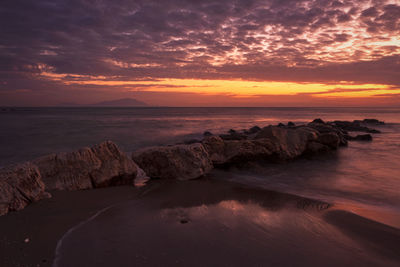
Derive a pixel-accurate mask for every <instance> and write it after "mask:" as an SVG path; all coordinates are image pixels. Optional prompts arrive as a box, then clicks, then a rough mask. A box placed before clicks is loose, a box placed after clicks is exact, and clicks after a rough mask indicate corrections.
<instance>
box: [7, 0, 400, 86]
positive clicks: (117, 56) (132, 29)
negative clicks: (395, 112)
mask: <svg viewBox="0 0 400 267" xmlns="http://www.w3.org/2000/svg"><path fill="white" fill-rule="evenodd" d="M373 3H374V4H373V5H371V4H370V1H348V0H343V1H327V0H323V1H316V0H305V1H302V0H300V1H299V0H284V1H283V0H279V1H278V0H269V1H261V0H220V1H210V0H203V1H194V0H187V1H184V0H170V1H156V0H147V1H140V0H136V1H128V0H115V1H105V0H80V1H78V0H35V1H27V0H2V1H1V4H0V24H1V25H2V26H1V27H0V37H1V39H0V88H16V89H27V88H28V89H35V88H36V86H37V85H38V83H40V82H35V83H33V82H32V83H29V82H27V81H29V80H34V79H37V78H38V77H41V76H40V74H43V73H53V74H70V75H83V76H82V77H86V76H87V75H90V76H107V77H109V79H110V80H118V79H119V80H135V79H139V80H140V79H145V78H149V77H150V78H209V79H229V78H243V79H258V80H278V81H282V80H284V81H286V80H291V81H325V82H332V81H342V80H347V81H357V82H375V83H377V82H379V83H387V84H400V75H398V73H399V66H400V63H399V56H398V53H399V47H398V44H391V45H387V46H391V47H392V49H391V50H388V49H384V48H380V47H376V46H371V45H370V44H371V43H373V42H377V40H378V39H379V38H384V35H385V34H389V35H390V36H398V35H400V23H399V22H400V5H399V3H397V4H393V2H391V3H389V2H388V1H373ZM364 32H365V33H368V34H369V35H368V36H366V35H365V34H363V33H364ZM350 41H353V42H354V43H355V44H357V45H358V47H357V49H355V48H354V51H352V54H351V55H348V53H347V52H348V51H350V50H351V49H352V47H350V48H343V47H342V46H341V45H343V44H346V43H349V42H350ZM386 41H390V40H389V39H388V38H386ZM333 52H335V53H338V54H337V55H336V54H332V53H333ZM368 53H369V54H368ZM388 66H390V67H388ZM85 75H86V76H85ZM18 79H20V81H16V80H18ZM62 79H66V80H68V76H66V78H65V77H64V78H62ZM62 79H61V80H62ZM41 82H42V83H43V84H46V86H49V87H51V86H54V85H55V84H57V83H58V82H60V79H59V80H55V81H54V80H53V81H51V79H47V80H42V81H41Z"/></svg>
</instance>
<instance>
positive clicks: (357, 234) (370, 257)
mask: <svg viewBox="0 0 400 267" xmlns="http://www.w3.org/2000/svg"><path fill="white" fill-rule="evenodd" d="M0 236H1V240H0V253H1V255H0V265H1V266H38V265H39V266H51V265H52V263H53V260H54V257H56V258H55V261H54V263H53V266H170V265H175V266H176V265H177V266H294V265H295V266H398V265H399V263H400V259H399V256H398V255H400V251H399V246H398V244H400V230H399V229H397V228H394V227H389V226H386V225H384V224H381V223H377V222H374V221H371V220H368V219H365V218H363V217H360V216H358V215H355V214H352V213H348V212H345V211H341V210H337V209H335V207H334V206H333V207H332V206H331V205H330V204H328V203H324V202H321V201H316V200H312V199H307V198H302V197H298V196H295V195H290V194H283V193H278V192H274V191H268V190H262V189H255V188H251V187H247V186H243V185H239V184H236V183H231V182H226V181H219V180H216V179H200V180H194V181H187V182H175V181H153V182H151V183H150V184H149V185H148V186H145V187H142V188H133V187H118V188H108V189H100V190H92V191H80V192H57V193H55V194H54V197H53V198H52V199H49V200H45V201H41V202H38V203H35V204H33V205H30V206H29V207H27V208H26V209H25V210H23V211H21V212H15V213H11V214H9V215H7V216H3V217H0ZM27 237H28V238H29V239H30V241H29V242H28V243H24V239H25V238H27ZM57 244H58V247H57ZM56 247H57V253H56Z"/></svg>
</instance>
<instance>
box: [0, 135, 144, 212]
mask: <svg viewBox="0 0 400 267" xmlns="http://www.w3.org/2000/svg"><path fill="white" fill-rule="evenodd" d="M137 172H138V168H137V165H136V164H135V163H134V162H133V161H132V160H131V159H130V158H129V157H128V156H127V155H126V154H125V153H123V152H122V151H121V150H120V149H119V148H118V147H117V145H115V144H114V143H112V142H109V141H107V142H104V143H101V144H99V145H96V146H94V147H91V148H82V149H80V150H79V151H75V152H70V153H59V154H52V155H48V156H44V157H42V158H39V159H36V160H33V161H32V162H28V163H24V164H20V165H16V166H11V167H6V168H3V169H0V215H4V214H6V213H8V212H9V211H16V210H21V209H23V208H24V207H25V206H26V205H28V204H29V203H32V202H35V201H38V200H40V199H43V198H47V197H51V195H50V194H49V193H47V192H46V191H51V190H81V189H91V188H99V187H106V186H114V185H126V184H133V182H134V179H135V178H136V175H137Z"/></svg>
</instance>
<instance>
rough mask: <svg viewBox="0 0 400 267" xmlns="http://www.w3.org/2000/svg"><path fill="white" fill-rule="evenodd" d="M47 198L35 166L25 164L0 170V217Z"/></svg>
mask: <svg viewBox="0 0 400 267" xmlns="http://www.w3.org/2000/svg"><path fill="white" fill-rule="evenodd" d="M49 197H50V194H49V193H46V192H45V185H44V183H43V182H42V179H41V176H40V173H39V170H38V168H37V167H36V166H35V165H33V164H31V163H25V164H20V165H15V166H12V167H7V168H3V169H1V170H0V215H4V214H6V213H8V212H9V211H17V210H21V209H23V208H25V206H26V205H28V204H30V203H32V202H36V201H39V200H40V199H43V198H49Z"/></svg>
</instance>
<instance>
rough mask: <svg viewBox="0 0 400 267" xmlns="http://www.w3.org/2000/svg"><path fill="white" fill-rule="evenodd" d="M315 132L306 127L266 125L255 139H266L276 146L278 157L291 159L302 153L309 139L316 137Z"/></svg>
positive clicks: (312, 139)
mask: <svg viewBox="0 0 400 267" xmlns="http://www.w3.org/2000/svg"><path fill="white" fill-rule="evenodd" d="M317 137H318V136H317V133H316V131H314V130H313V129H310V128H308V127H301V128H298V129H291V128H281V127H274V126H268V127H265V128H263V129H262V130H261V131H260V132H259V133H258V134H257V136H256V137H255V139H268V140H271V142H272V143H273V144H275V145H276V146H277V151H276V152H277V154H278V155H279V158H280V159H283V160H286V159H293V158H296V157H298V156H300V155H301V154H303V153H304V152H305V150H306V148H307V144H308V142H310V141H314V140H316V139H317Z"/></svg>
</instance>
